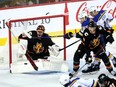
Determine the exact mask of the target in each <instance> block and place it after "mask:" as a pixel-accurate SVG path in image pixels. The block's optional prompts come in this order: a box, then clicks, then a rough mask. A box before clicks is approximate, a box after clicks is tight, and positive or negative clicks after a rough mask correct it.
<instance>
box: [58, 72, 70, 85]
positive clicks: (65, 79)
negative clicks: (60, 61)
mask: <svg viewBox="0 0 116 87" xmlns="http://www.w3.org/2000/svg"><path fill="white" fill-rule="evenodd" d="M59 82H60V83H61V84H62V85H64V86H65V85H66V84H68V83H69V82H70V77H69V75H65V74H64V75H62V76H61V77H60V79H59Z"/></svg>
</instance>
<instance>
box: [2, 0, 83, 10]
mask: <svg viewBox="0 0 116 87" xmlns="http://www.w3.org/2000/svg"><path fill="white" fill-rule="evenodd" d="M65 1H81V0H0V8H8V7H14V6H26V5H32V4H44V3H53V2H65ZM83 1H84V0H83Z"/></svg>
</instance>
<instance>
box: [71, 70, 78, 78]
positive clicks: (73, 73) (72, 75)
mask: <svg viewBox="0 0 116 87" xmlns="http://www.w3.org/2000/svg"><path fill="white" fill-rule="evenodd" d="M77 74H78V72H75V71H73V72H71V73H69V76H70V79H71V78H72V77H75V76H76V75H77Z"/></svg>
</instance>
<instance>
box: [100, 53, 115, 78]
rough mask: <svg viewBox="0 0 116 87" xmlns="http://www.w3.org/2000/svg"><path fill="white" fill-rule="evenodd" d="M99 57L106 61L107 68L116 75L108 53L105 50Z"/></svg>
mask: <svg viewBox="0 0 116 87" xmlns="http://www.w3.org/2000/svg"><path fill="white" fill-rule="evenodd" d="M98 57H99V58H101V59H102V61H103V62H104V64H105V66H106V69H107V70H108V71H109V72H110V73H111V74H112V75H114V76H116V72H115V71H113V67H112V65H111V63H110V61H109V58H108V57H107V55H106V53H105V52H101V53H99V55H98Z"/></svg>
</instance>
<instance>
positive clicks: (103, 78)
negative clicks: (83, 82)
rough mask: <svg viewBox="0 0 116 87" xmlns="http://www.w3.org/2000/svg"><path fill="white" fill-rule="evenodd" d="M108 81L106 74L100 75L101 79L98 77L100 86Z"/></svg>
mask: <svg viewBox="0 0 116 87" xmlns="http://www.w3.org/2000/svg"><path fill="white" fill-rule="evenodd" d="M107 79H108V76H106V75H105V74H104V73H103V74H100V75H99V77H98V82H99V83H100V84H102V83H103V82H105V81H107Z"/></svg>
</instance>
